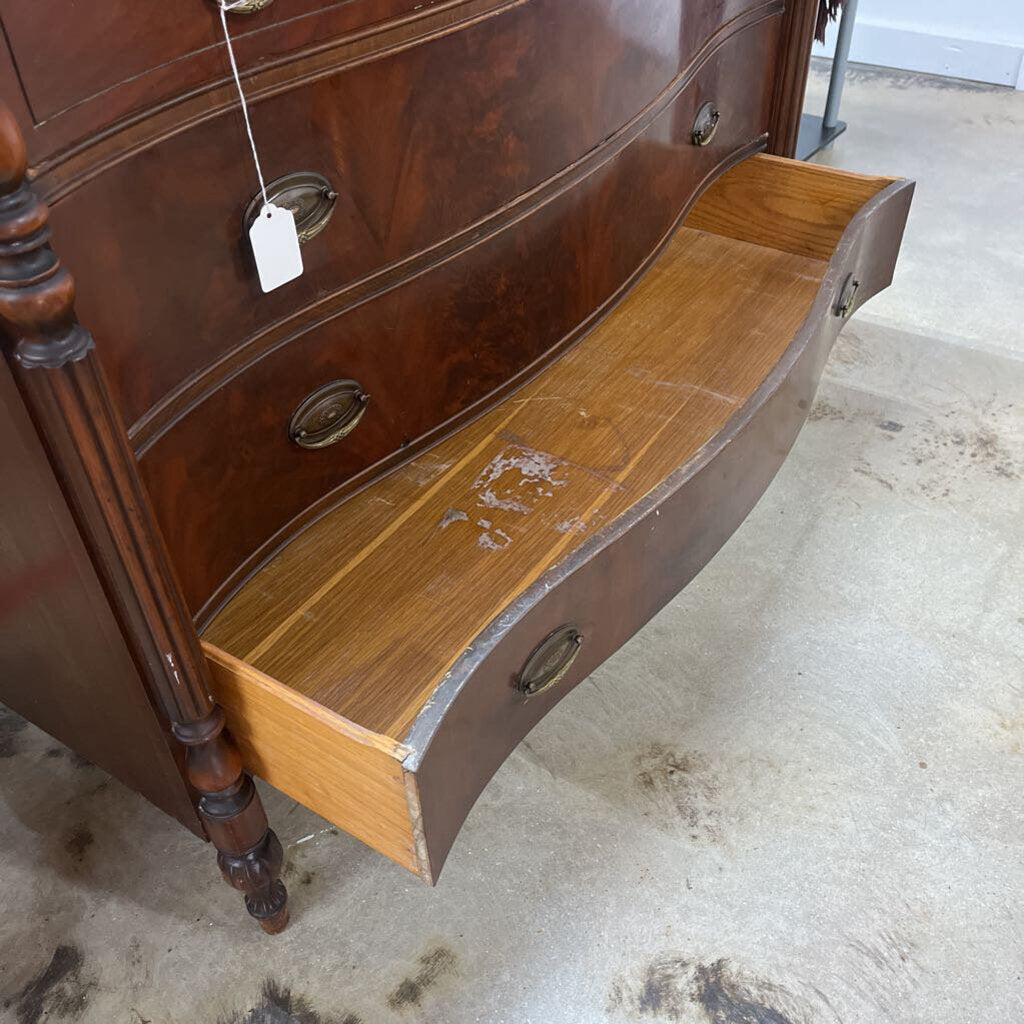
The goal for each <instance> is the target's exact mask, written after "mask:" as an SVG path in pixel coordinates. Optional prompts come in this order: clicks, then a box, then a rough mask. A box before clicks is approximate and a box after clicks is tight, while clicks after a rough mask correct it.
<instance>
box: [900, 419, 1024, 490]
mask: <svg viewBox="0 0 1024 1024" xmlns="http://www.w3.org/2000/svg"><path fill="white" fill-rule="evenodd" d="M952 415H953V414H952V413H951V414H948V415H947V417H946V419H949V418H951V417H952ZM910 460H911V462H912V463H913V465H915V466H919V467H922V468H923V469H925V470H931V471H932V472H933V475H932V476H931V477H929V478H928V479H926V480H924V481H923V482H922V484H921V490H922V492H924V493H925V494H926V495H928V496H929V497H947V496H948V495H949V493H950V487H951V486H952V485H953V484H954V483H956V482H958V481H960V480H966V479H968V478H969V476H970V475H971V474H977V473H984V474H985V475H986V476H988V477H992V478H996V479H999V480H1013V481H1015V480H1019V479H1020V478H1021V475H1022V472H1024V466H1022V462H1021V458H1020V456H1019V453H1015V452H1014V450H1013V449H1011V447H1010V446H1009V445H1008V444H1007V443H1006V441H1004V439H1003V438H1002V437H1001V436H1000V434H999V433H998V431H997V430H996V429H995V428H994V427H993V426H990V425H988V424H984V425H981V426H975V427H973V428H968V429H964V428H961V427H960V426H958V425H953V426H945V425H943V424H942V423H941V422H936V421H935V420H929V421H928V422H927V423H926V424H925V425H924V429H923V430H921V431H920V432H919V433H918V435H917V438H916V443H915V444H914V446H913V448H912V449H911V451H910Z"/></svg>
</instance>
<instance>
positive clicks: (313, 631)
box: [0, 0, 912, 932]
mask: <svg viewBox="0 0 1024 1024" xmlns="http://www.w3.org/2000/svg"><path fill="white" fill-rule="evenodd" d="M817 6H818V0H427V2H423V0H244V2H242V3H240V4H236V5H235V6H234V7H233V8H232V10H231V11H230V13H228V14H227V17H226V20H227V23H228V25H229V28H230V34H231V37H232V39H233V40H234V45H235V51H236V53H237V60H238V66H239V69H240V74H241V82H242V86H243V88H244V91H245V94H246V96H247V99H248V106H249V111H250V114H251V119H252V129H253V134H254V138H255V140H256V145H257V148H258V151H259V155H260V158H261V162H262V166H263V170H264V172H265V176H266V179H267V188H268V194H269V195H270V198H271V199H272V200H273V201H274V202H275V204H276V205H278V206H282V207H285V208H287V209H289V210H291V211H292V212H293V214H294V217H295V221H296V227H297V230H298V234H299V238H300V240H301V243H302V246H301V253H302V260H303V263H304V272H303V274H302V275H301V276H300V277H298V278H297V279H295V280H293V281H291V282H290V283H288V284H286V285H284V286H282V287H279V288H277V289H275V290H273V291H270V292H267V293H264V292H263V291H262V290H261V289H260V287H259V284H258V281H257V275H256V271H255V267H254V263H253V256H252V253H251V251H250V248H249V245H248V242H247V232H248V228H249V226H250V225H251V223H252V221H253V218H254V217H256V216H258V215H259V214H260V212H261V209H262V200H261V199H259V198H258V195H257V194H258V185H257V180H256V174H255V170H254V167H253V161H252V157H251V153H250V150H249V142H248V138H247V135H246V127H245V121H244V118H243V110H242V106H241V103H240V101H239V94H238V91H237V90H236V85H235V82H234V79H233V78H232V73H231V66H230V62H229V58H228V52H227V49H226V46H225V38H224V33H223V28H222V25H221V16H220V11H219V10H218V8H217V6H216V4H215V3H214V2H213V0H176V2H174V3H166V2H163V0H132V2H131V3H128V2H126V0H109V2H107V3H104V4H100V5H96V4H84V3H79V4H71V3H67V2H66V0H0V19H2V23H3V29H4V46H3V52H2V57H0V79H2V86H3V97H4V101H5V107H4V110H3V113H2V115H0V341H2V345H3V353H4V357H5V358H4V359H3V360H2V361H0V424H2V426H0V429H2V443H0V479H2V482H3V487H2V491H0V668H2V683H0V686H2V688H0V697H2V699H3V700H4V701H5V702H6V703H7V704H9V705H10V706H11V707H12V708H13V709H15V710H16V711H17V712H18V713H20V714H22V715H24V716H25V717H27V718H29V719H31V720H32V721H34V722H36V723H38V724H39V725H40V726H41V727H42V728H43V729H45V730H47V731H48V732H50V733H52V734H53V735H54V736H56V737H58V738H60V739H61V740H63V741H64V742H66V743H67V744H69V745H70V746H72V747H73V748H74V749H75V750H77V751H79V752H80V753H81V754H82V755H84V756H85V757H87V758H89V759H91V760H93V761H94V762H96V763H97V764H99V765H101V766H103V767H104V768H106V769H107V770H108V771H110V772H111V773H112V774H113V775H115V776H117V777H118V778H119V779H121V780H123V781H124V782H125V783H127V784H128V785H130V786H132V787H134V788H135V789H137V790H138V791H139V792H140V793H142V794H143V795H144V796H145V797H147V798H148V799H149V800H151V801H153V802H154V803H155V804H157V805H158V806H160V807H161V808H163V809H164V810H165V811H167V812H168V813H169V814H171V815H173V816H174V817H176V818H177V819H178V820H180V821H181V822H182V823H183V824H184V825H186V826H187V827H188V828H191V829H192V830H193V831H194V832H195V833H196V834H197V835H199V836H205V837H207V838H209V839H210V840H211V841H212V842H213V844H214V846H215V847H216V849H217V851H218V861H219V865H220V868H221V870H222V872H223V874H224V876H225V878H226V880H227V881H228V882H229V883H230V884H231V885H233V886H234V887H235V888H236V889H238V890H240V891H241V892H243V893H244V894H245V902H246V905H247V907H248V909H249V912H250V914H252V915H253V916H254V917H255V918H257V919H258V921H259V922H260V924H261V925H262V926H263V928H264V929H265V930H266V931H268V932H275V931H279V930H280V929H282V928H283V927H284V926H285V924H286V922H287V917H288V910H287V896H286V893H285V889H284V886H283V885H282V883H281V881H280V878H279V875H280V869H281V860H282V851H281V845H280V843H279V842H278V840H277V838H276V837H275V835H274V833H273V831H271V830H270V829H269V828H268V824H267V820H266V816H265V814H264V811H263V809H262V806H261V803H260V800H259V797H258V795H257V793H256V790H255V788H254V786H253V782H252V778H251V774H255V775H257V776H261V777H262V778H264V779H266V780H267V781H268V782H270V783H271V784H273V785H274V786H276V787H279V788H280V789H281V790H283V791H284V792H286V793H288V794H290V795H291V796H293V797H295V798H296V799H297V800H299V801H300V802H302V803H303V804H305V805H306V806H308V807H310V808H311V809H313V810H314V811H316V812H318V813H319V814H322V815H323V816H324V817H325V818H327V819H329V820H330V821H331V822H333V823H334V824H336V825H337V826H339V827H340V828H342V829H345V830H347V831H348V832H350V833H351V834H352V835H354V836H356V837H358V838H359V839H361V840H362V841H364V842H365V843H367V844H368V845H370V846H371V847H373V848H374V849H376V850H378V851H380V852H381V853H382V854H384V855H385V856H387V857H390V858H392V859H393V860H394V861H396V862H398V863H399V864H401V865H403V866H404V867H406V868H408V869H409V870H410V871H412V872H414V873H415V874H417V875H419V876H420V877H422V878H423V879H425V880H426V881H428V882H433V881H434V880H435V879H436V878H437V877H438V873H439V872H440V871H441V868H442V865H443V864H444V861H445V857H446V855H447V853H448V851H449V848H450V847H451V845H452V843H453V841H454V840H455V837H456V835H457V833H458V831H459V828H460V826H461V824H462V822H463V820H464V818H465V817H466V815H467V814H468V812H469V809H470V808H471V806H472V804H473V802H474V800H475V799H476V798H477V796H478V795H479V793H480V791H481V790H482V789H483V787H484V786H485V785H486V783H487V781H488V779H489V778H490V777H491V775H492V774H493V773H494V771H495V770H496V769H497V767H498V766H499V765H500V764H501V762H502V761H503V760H504V759H505V758H506V757H507V756H508V754H509V752H510V751H511V750H512V749H513V748H514V747H515V746H516V744H517V743H518V742H519V741H520V740H521V739H522V738H523V736H525V735H526V733H527V732H528V731H529V730H530V729H531V727H532V726H533V725H534V724H536V722H537V721H538V720H539V719H540V718H541V717H543V716H544V715H545V714H546V713H547V712H548V711H549V710H551V708H552V707H553V706H554V705H555V704H556V703H557V702H558V701H559V700H560V699H561V698H562V697H564V696H565V695H566V694H567V693H568V692H569V691H570V690H571V689H572V688H573V686H574V685H576V684H577V683H578V682H580V681H581V680H582V679H584V678H585V677H586V676H587V675H588V674H589V673H590V672H591V671H592V670H593V669H594V668H595V666H597V665H598V664H600V663H601V662H602V661H603V660H604V659H605V658H607V657H608V656H609V655H610V654H611V653H612V652H613V651H615V650H616V648H618V647H619V646H621V645H622V644H623V643H624V642H625V641H626V640H627V639H628V638H629V637H630V636H631V635H632V634H633V633H635V632H636V631H637V629H639V627H640V626H641V625H642V624H643V623H644V622H645V621H646V620H647V619H649V618H650V617H651V616H652V615H653V614H654V613H655V612H656V611H657V610H658V609H659V608H661V607H662V606H663V605H664V604H665V603H666V602H667V601H668V600H669V599H670V598H671V597H672V596H673V595H674V594H676V593H677V592H678V591H679V590H680V589H681V588H682V587H683V586H684V585H685V584H686V583H687V582H688V581H689V580H690V579H691V578H692V577H693V576H694V575H695V574H696V573H697V572H698V571H699V570H700V569H701V567H702V566H703V565H705V564H706V563H707V562H708V560H709V559H710V558H711V557H712V555H713V554H714V553H715V552H716V551H717V550H718V548H719V547H720V546H721V545H722V544H723V543H724V542H725V540H726V539H727V538H728V537H729V535H730V534H731V532H732V531H733V530H734V529H735V528H736V527H737V525H738V524H739V523H740V522H741V521H742V519H743V518H744V516H745V515H746V514H747V513H748V512H749V510H750V509H751V508H752V507H753V505H754V503H755V502H756V501H757V499H758V498H759V496H760V495H761V494H762V493H763V491H764V490H765V488H766V487H767V486H768V483H769V482H770V481H771V479H772V477H773V475H774V474H775V472H776V470H777V469H778V467H779V465H780V463H781V462H782V460H783V459H784V458H785V456H786V453H787V451H788V450H789V448H790V446H791V445H792V443H793V441H794V438H795V437H796V434H797V432H798V431H799V429H800V427H801V425H802V423H803V421H804V419H805V418H806V416H807V412H808V409H809V406H810V403H811V400H812V397H813V395H814V391H815V387H816V384H817V382H818V379H819V376H820V374H821V372H822V367H823V365H824V361H825V359H826V356H827V354H828V352H829V348H830V345H831V343H832V341H833V339H834V338H835V336H836V334H837V333H838V331H839V329H840V327H841V326H842V324H843V322H844V320H845V319H846V318H847V317H848V316H849V315H850V314H851V312H852V311H853V310H854V309H856V308H857V306H858V305H859V304H860V303H862V302H863V301H864V300H865V299H867V298H869V297H870V296H871V295H872V294H874V293H875V292H877V291H878V290H879V289H881V288H883V287H884V286H885V285H887V284H888V283H889V281H890V279H891V274H892V270H893V266H894V263H895V260H896V255H897V250H898V247H899V243H900V238H901V235H902V231H903V225H904V222H905V219H906V215H907V210H908V206H909V203H910V196H911V191H912V186H910V185H909V184H907V183H905V182H900V181H897V180H894V179H889V178H879V177H864V176H859V175H855V174H848V173H844V172H841V171H836V170H832V169H825V168H819V167H810V166H806V165H802V164H797V163H794V162H793V161H791V160H790V159H787V157H788V156H789V155H790V154H791V153H792V151H793V147H794V143H795V138H796V130H797V125H798V123H799V115H800V105H801V101H802V96H803V89H804V84H805V79H806V69H807V62H808V54H809V48H810V38H811V33H812V30H813V26H814V20H815V15H816V13H817Z"/></svg>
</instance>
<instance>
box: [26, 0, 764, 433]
mask: <svg viewBox="0 0 1024 1024" xmlns="http://www.w3.org/2000/svg"><path fill="white" fill-rule="evenodd" d="M285 2H290V0H278V3H285ZM275 6H276V5H275ZM624 6H629V5H624ZM702 6H706V7H707V8H709V10H710V11H711V13H702V14H701V15H700V17H699V18H697V17H696V16H690V15H689V14H687V15H686V17H685V18H684V17H683V15H682V13H681V7H680V4H679V0H656V2H655V3H654V4H651V5H648V13H647V15H646V16H645V17H644V18H642V19H637V21H636V24H635V26H630V27H631V28H635V31H632V32H626V31H624V27H623V26H621V25H618V24H616V23H614V22H611V21H609V19H608V18H607V17H606V16H605V15H602V13H601V12H602V11H605V9H606V8H607V0H583V2H581V3H574V4H565V3H563V2H561V0H534V2H531V3H528V4H525V5H522V6H517V7H514V8H512V9H508V10H505V11H502V12H497V13H494V12H492V13H491V14H490V15H489V16H487V17H484V18H483V19H482V20H480V21H478V22H476V23H474V24H472V25H469V26H467V27H463V28H461V29H459V30H458V31H453V32H447V33H445V34H439V35H437V36H436V37H435V38H431V39H429V40H427V41H423V42H420V43H418V44H417V45H413V46H408V47H405V48H399V49H389V50H387V51H386V52H382V53H370V54H369V55H363V56H361V57H360V59H359V61H358V62H357V63H355V64H353V63H351V62H348V63H345V64H344V65H343V66H341V67H339V68H336V69H335V68H332V67H331V66H330V65H327V66H325V67H324V68H322V69H320V68H317V69H315V70H313V71H310V72H309V73H308V75H306V77H304V78H302V79H301V80H297V81H295V82H284V83H281V84H275V85H274V87H273V89H272V90H268V91H267V92H265V93H260V92H259V91H258V90H255V89H254V91H253V102H252V104H251V109H252V117H253V124H254V128H255V133H256V137H257V139H258V141H259V146H260V152H261V159H262V164H263V168H264V171H265V173H266V176H267V179H268V180H270V181H272V180H275V179H280V178H282V177H284V176H286V175H290V174H293V173H296V172H312V173H315V174H317V175H321V176H323V178H325V179H326V181H327V182H328V183H329V185H330V187H331V188H332V189H333V190H334V192H336V193H337V200H336V203H335V205H334V207H333V215H332V217H331V220H330V222H329V223H328V224H327V226H326V228H325V229H324V230H323V231H322V232H321V233H320V234H319V235H318V236H317V237H316V238H315V239H313V240H312V241H310V242H309V243H308V244H307V245H306V247H305V249H304V253H303V257H304V262H305V268H306V269H305V273H304V275H303V276H302V277H301V278H300V279H299V280H297V281H295V282H293V283H292V284H290V285H288V286H286V287H284V288H281V289H279V290H277V291H275V292H272V293H271V294H269V295H263V294H261V293H260V291H259V288H258V286H257V284H256V279H255V273H254V270H253V267H252V266H251V261H250V258H249V255H248V250H247V247H246V245H245V244H244V243H243V237H244V235H245V225H244V222H243V215H244V211H245V210H246V207H247V206H248V204H249V202H250V200H251V199H252V198H253V196H254V195H255V193H256V190H257V185H256V180H255V175H254V171H253V167H252V161H251V158H250V156H249V147H248V142H247V140H246V136H245V130H244V125H243V123H242V120H241V117H240V114H239V111H238V109H237V106H235V107H233V108H230V109H226V110H225V111H223V112H219V113H217V114H216V115H215V116H208V115H205V114H204V115H203V119H202V120H201V121H200V123H197V124H194V125H192V126H191V127H187V128H185V126H182V128H183V129H184V130H179V129H178V128H177V127H175V126H174V125H173V124H170V125H167V126H165V128H164V129H163V132H164V136H163V138H162V140H161V141H159V142H155V143H153V144H149V145H147V146H146V147H144V148H143V149H141V150H137V151H136V150H131V151H129V152H128V153H121V152H120V150H119V147H118V145H117V140H116V139H115V140H113V141H109V142H108V143H106V144H105V145H108V146H109V153H108V162H107V163H106V164H104V165H103V166H102V167H100V168H93V169H91V170H90V172H89V177H88V178H87V179H86V180H83V181H82V182H81V183H80V184H79V185H78V186H77V187H76V188H75V189H74V190H73V191H71V192H70V193H68V194H62V196H61V197H60V198H59V199H58V201H57V202H56V204H55V206H54V209H53V215H52V224H53V231H54V236H55V239H56V240H57V243H58V244H59V245H60V248H61V252H62V254H63V258H64V259H65V260H66V262H67V263H68V265H69V266H72V267H74V268H75V273H76V279H77V280H78V285H79V288H78V293H79V303H78V305H79V309H80V315H81V316H82V319H83V322H87V323H89V325H90V328H91V329H92V330H93V332H94V333H95V334H96V335H97V336H100V337H103V339H104V346H103V359H104V361H105V366H106V369H107V372H108V375H109V377H110V378H111V382H112V385H113V388H114V391H115V394H116V397H117V399H118V400H119V404H120V406H121V412H122V415H123V417H124V419H125V421H126V423H127V424H128V426H129V428H130V431H131V434H132V436H133V438H134V439H135V440H136V442H137V443H141V444H144V443H145V440H146V438H147V436H150V435H152V434H153V433H154V432H157V431H158V430H159V429H160V424H161V423H163V422H165V421H166V419H167V418H168V416H170V417H173V415H174V408H175V400H176V397H177V396H178V393H179V392H180V390H181V389H182V388H187V387H189V386H190V383H191V382H193V380H194V378H195V377H196V376H197V375H201V374H203V373H205V372H207V371H208V370H210V369H211V368H212V367H214V366H215V365H216V364H217V363H218V362H219V361H220V360H222V359H224V358H226V357H228V356H232V355H233V354H234V353H236V352H238V350H240V349H245V350H246V351H251V350H252V348H253V346H255V347H256V348H258V347H259V346H260V345H261V344H263V341H264V339H263V337H262V336H263V334H264V332H266V331H267V330H268V329H270V328H272V327H274V326H275V325H279V324H281V323H282V322H283V321H286V320H289V319H297V320H302V319H303V318H304V317H306V316H307V315H311V316H318V315H321V314H322V313H323V312H325V311H328V310H329V309H330V308H332V307H337V306H338V305H344V304H345V302H346V301H351V294H350V292H351V290H352V289H353V288H357V289H358V290H360V292H361V293H364V292H365V291H367V290H369V291H371V292H372V291H373V290H377V289H379V288H380V287H382V282H381V281H380V280H379V275H380V274H382V273H392V272H393V273H402V272H403V271H402V270H401V269H400V268H401V267H402V266H403V265H404V264H405V263H406V262H407V261H409V260H412V261H414V263H415V266H414V267H412V268H408V267H407V268H406V271H407V272H420V271H422V269H423V263H424V262H429V261H430V259H431V258H433V256H432V253H434V252H435V250H436V249H437V248H438V247H445V246H447V247H448V248H451V247H454V248H458V247H460V246H466V245H469V244H471V243H472V239H473V235H474V232H475V231H476V230H477V226H478V225H479V224H480V222H481V221H483V220H487V219H488V218H491V217H494V216H499V215H500V214H501V211H503V210H504V209H505V208H506V207H507V206H508V205H509V204H510V203H513V202H514V201H516V200H517V199H518V198H519V197H522V196H523V195H524V194H528V193H531V191H533V190H540V189H545V188H546V189H548V190H549V191H550V192H552V193H554V192H557V191H558V190H559V188H561V187H562V181H561V179H560V178H559V175H560V174H562V173H564V172H566V171H567V169H570V168H572V167H573V166H575V165H576V164H577V162H579V161H581V160H585V159H587V158H588V156H592V157H593V158H594V159H595V160H596V159H599V158H600V157H601V156H602V155H603V156H605V157H606V156H609V155H611V153H612V152H613V151H614V149H615V147H616V146H617V145H619V144H620V142H621V138H620V137H619V134H618V133H620V132H622V131H624V130H625V131H626V133H627V135H628V134H629V133H630V132H632V131H634V129H635V128H636V124H635V123H634V122H635V119H636V118H638V117H640V118H643V117H644V116H649V115H650V114H651V113H652V112H653V111H654V110H656V109H657V108H658V105H659V104H660V103H663V102H664V101H665V99H666V97H667V96H668V95H670V93H671V90H673V89H674V88H676V87H678V86H679V85H680V84H682V83H683V82H685V81H686V79H687V77H688V76H689V74H691V73H692V70H693V65H694V62H695V61H696V59H697V55H698V53H700V54H704V55H706V47H705V43H706V41H707V40H708V39H709V38H711V37H714V41H717V42H721V41H722V38H723V36H722V35H721V33H725V34H728V33H729V32H732V31H734V30H737V31H738V30H740V29H741V28H742V26H743V25H744V24H745V23H747V22H750V21H756V20H758V19H760V18H761V17H762V16H763V17H770V18H771V21H772V23H773V24H777V22H778V20H779V19H778V17H777V13H778V10H779V9H780V8H781V2H778V0H776V2H770V3H767V4H766V3H764V2H760V3H758V2H755V0H729V2H728V3H723V4H716V5H702ZM689 7H690V5H685V8H686V10H687V11H688V10H689ZM270 10H274V8H270ZM605 14H606V12H605ZM712 14H713V15H714V17H712ZM719 19H724V21H723V24H721V25H719V24H718V20H719ZM681 22H682V24H681ZM716 33H719V34H716ZM666 39H668V40H670V41H671V45H669V46H666V45H665V40H666ZM709 45H713V44H709ZM774 58H775V53H774V49H766V50H765V52H763V53H760V54H758V55H757V63H756V65H754V66H748V65H743V64H739V63H737V64H736V65H735V68H742V69H743V70H742V72H735V69H734V74H735V78H736V79H737V83H738V88H737V98H741V97H742V99H743V103H744V104H747V103H753V104H754V105H756V106H758V107H760V105H761V102H762V94H763V91H764V90H763V82H764V81H765V80H766V79H769V78H770V76H771V74H772V72H773V70H774ZM483 69H486V72H485V71H484V70H483ZM739 83H742V86H740V85H739ZM748 94H749V96H750V99H749V100H748V99H747V96H748ZM744 113H745V111H743V110H740V111H737V114H744ZM598 147H602V148H600V149H599V150H598ZM595 150H598V152H597V153H595ZM111 161H112V162H111ZM43 185H44V188H45V182H44V183H43ZM445 251H446V252H447V251H448V250H447V249H446V250H445ZM395 268H399V269H395ZM417 268H418V269H417ZM112 282H114V283H115V284H113V285H112ZM112 287H116V288H117V290H118V294H119V297H122V298H123V301H119V302H116V303H115V302H110V301H108V294H109V291H110V289H111V288H112ZM240 358H242V359H243V360H244V359H245V358H246V356H245V354H244V353H243V354H242V355H241V356H240Z"/></svg>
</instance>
